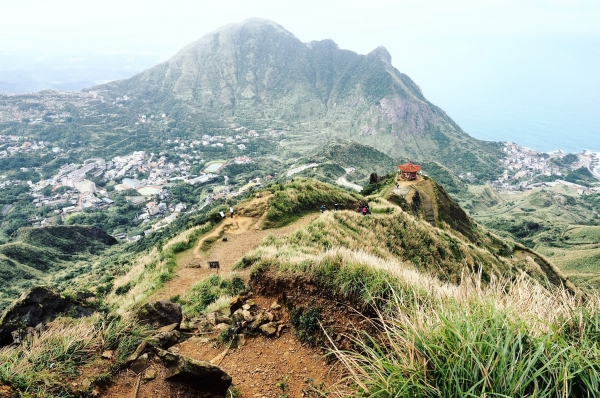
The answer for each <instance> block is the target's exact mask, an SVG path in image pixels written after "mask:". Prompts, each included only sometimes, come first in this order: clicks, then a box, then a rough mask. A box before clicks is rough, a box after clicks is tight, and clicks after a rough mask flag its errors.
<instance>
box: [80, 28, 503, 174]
mask: <svg viewBox="0 0 600 398" xmlns="http://www.w3.org/2000/svg"><path fill="white" fill-rule="evenodd" d="M92 90H94V91H97V92H100V93H101V94H102V95H103V96H105V97H107V98H113V99H114V98H117V97H123V96H125V95H126V96H127V97H128V98H130V99H131V101H132V102H131V104H132V106H134V107H135V108H136V109H139V110H140V111H143V112H148V113H168V114H169V113H170V114H177V115H178V116H186V115H187V116H190V117H192V118H201V119H210V120H213V121H215V122H220V123H222V124H223V125H227V124H228V123H229V124H230V123H231V122H236V123H239V124H243V125H246V126H248V125H250V126H256V127H263V128H265V129H268V128H273V127H277V126H281V125H282V122H283V125H285V126H287V127H289V126H294V127H295V128H296V129H297V130H298V131H307V130H310V131H320V132H326V133H329V134H333V135H337V136H340V137H343V138H349V139H353V140H356V141H358V142H360V143H362V144H368V145H372V146H373V147H375V148H377V149H379V150H380V151H382V152H384V153H386V154H388V155H390V156H392V157H404V158H410V159H411V160H417V161H435V162H440V163H443V164H445V165H446V166H448V167H449V168H451V169H452V170H453V171H454V172H456V173H460V172H462V171H465V170H466V171H474V172H476V173H477V174H478V175H480V176H487V175H495V174H496V173H497V172H498V168H497V161H498V159H499V158H500V157H501V152H500V149H499V145H498V144H497V143H490V142H484V141H479V140H476V139H474V138H472V137H470V136H469V135H468V134H466V133H465V132H464V131H463V130H462V129H461V128H460V127H459V126H458V125H457V124H456V123H455V122H454V121H453V120H452V119H451V118H450V117H448V115H446V113H445V112H444V111H443V110H441V109H440V108H438V107H437V106H435V105H433V104H432V103H431V102H429V101H428V100H427V99H426V98H425V96H424V95H423V93H422V91H421V89H420V88H419V86H418V85H417V84H415V83H414V82H413V81H412V80H411V79H410V78H409V77H408V76H407V75H405V74H403V73H401V72H399V71H398V70H397V69H396V68H395V67H394V66H393V65H392V63H391V56H390V54H389V53H388V51H387V50H386V49H385V48H384V47H378V48H376V49H375V50H373V51H371V52H370V53H369V54H367V55H360V54H357V53H355V52H352V51H348V50H343V49H340V48H339V47H338V45H337V44H336V43H335V42H333V41H332V40H321V41H313V42H309V43H303V42H301V41H300V40H299V39H298V38H296V37H295V36H294V35H293V34H292V33H290V32H289V31H287V30H286V29H284V28H283V27H282V26H280V25H278V24H276V23H274V22H271V21H268V20H264V19H259V18H252V19H248V20H246V21H243V22H241V23H237V24H231V25H227V26H225V27H223V28H221V29H218V30H216V31H214V32H212V33H209V34H207V35H205V36H203V37H202V38H200V39H199V40H197V41H196V42H194V43H191V44H189V45H188V46H186V47H185V48H183V49H182V50H181V51H179V52H178V53H177V54H175V55H174V56H173V57H172V58H171V59H169V60H168V61H166V62H164V63H161V64H159V65H157V66H155V67H153V68H151V69H148V70H146V71H145V72H142V73H140V74H137V75H135V76H134V77H132V78H130V79H127V80H121V81H116V82H112V83H108V84H106V85H101V86H97V87H95V88H93V89H92Z"/></svg>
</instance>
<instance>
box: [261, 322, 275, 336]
mask: <svg viewBox="0 0 600 398" xmlns="http://www.w3.org/2000/svg"><path fill="white" fill-rule="evenodd" d="M277 326H278V325H277V322H269V323H265V324H264V325H261V326H260V331H261V332H263V333H264V334H265V335H267V336H273V335H274V334H275V333H277Z"/></svg>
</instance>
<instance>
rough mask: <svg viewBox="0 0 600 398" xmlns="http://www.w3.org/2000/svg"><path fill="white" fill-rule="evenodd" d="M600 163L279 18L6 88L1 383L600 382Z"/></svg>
mask: <svg viewBox="0 0 600 398" xmlns="http://www.w3.org/2000/svg"><path fill="white" fill-rule="evenodd" d="M408 162H411V163H413V164H414V165H418V166H419V167H418V168H417V170H419V171H418V172H416V171H415V174H414V175H411V176H406V175H404V174H405V173H399V171H398V170H399V165H400V164H405V163H408ZM598 163H599V161H598V158H597V155H596V154H594V153H589V152H587V151H584V152H583V153H579V154H565V153H563V152H561V151H557V152H553V153H541V152H537V151H535V150H533V149H530V148H525V147H522V146H520V145H518V143H512V142H486V141H480V140H476V139H474V138H472V137H470V136H469V135H468V134H467V133H466V132H464V131H463V130H462V129H461V128H460V126H458V125H457V124H456V123H455V122H454V121H453V120H452V119H451V118H450V117H449V116H448V115H447V114H446V113H445V112H444V111H443V110H442V109H440V108H438V107H437V106H435V105H434V104H432V103H431V102H429V101H428V100H427V99H426V98H425V97H424V95H423V93H422V92H421V90H420V88H419V86H418V85H417V84H416V83H415V82H413V81H412V80H411V79H410V78H409V77H408V76H406V75H405V74H403V73H401V72H400V71H399V70H397V69H396V68H395V67H394V66H393V65H392V60H391V56H390V54H389V53H388V52H387V50H386V49H385V48H383V47H378V48H376V49H374V50H373V51H371V52H370V53H368V54H366V55H361V54H357V53H355V52H353V51H349V50H343V49H340V48H339V46H338V45H337V44H336V43H335V42H333V41H332V40H322V41H312V42H309V43H303V42H301V41H300V40H299V39H297V38H296V37H295V36H294V35H293V34H292V33H291V32H289V31H287V30H286V29H285V28H283V27H282V26H280V25H278V24H276V23H274V22H272V21H268V20H263V19H259V18H252V19H249V20H246V21H244V22H241V23H237V24H231V25H227V26H225V27H223V28H220V29H218V30H216V31H214V32H211V33H209V34H207V35H205V36H203V37H202V38H200V39H199V40H197V41H196V42H194V43H191V44H189V45H188V46H186V47H184V48H183V49H181V51H179V52H178V53H177V54H176V55H175V56H173V57H172V58H170V59H169V60H167V61H166V62H164V63H161V64H159V65H156V66H155V67H153V68H150V69H148V70H146V71H144V72H142V73H139V74H137V75H135V76H133V77H131V78H129V79H125V80H120V81H114V82H109V83H106V84H103V85H99V86H95V87H92V88H89V89H85V90H83V91H81V92H79V93H67V92H58V91H43V92H39V93H29V94H19V95H5V94H0V282H2V283H0V312H1V313H2V315H1V316H0V397H4V396H7V397H11V398H12V397H98V396H100V397H113V396H114V397H120V396H133V397H150V396H152V397H158V396H160V397H197V396H200V397H206V398H216V397H244V398H245V397H256V398H259V397H273V396H279V397H280V398H284V397H287V396H304V397H315V398H317V397H327V396H329V397H333V396H357V397H365V396H382V397H387V396H398V397H409V396H410V397H413V396H428V397H429V396H436V397H437V396H439V397H456V396H477V397H486V396H491V395H502V396H539V397H554V396H590V397H592V396H598V389H597V385H598V383H599V380H598V377H597V375H598V374H600V367H599V366H598V364H599V363H600V358H599V357H598V353H599V352H600V350H599V349H598V344H599V342H598V339H597V336H598V335H599V334H600V330H599V325H600V321H599V316H600V315H599V314H600V311H599V308H600V307H599V306H600V304H599V303H600V298H599V297H600V296H599V293H598V288H600V216H599V215H598V212H599V211H600V192H599V190H600V181H599V176H598V175H597V174H596V171H595V170H597V168H598ZM405 171H406V170H405ZM409 171H410V169H409ZM411 173H412V171H411ZM217 264H218V267H219V268H215V267H216V266H217ZM211 266H212V268H211ZM538 347H542V348H541V349H540V348H538ZM507 353H510V355H508V354H507Z"/></svg>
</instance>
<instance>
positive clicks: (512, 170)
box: [460, 142, 600, 195]
mask: <svg viewBox="0 0 600 398" xmlns="http://www.w3.org/2000/svg"><path fill="white" fill-rule="evenodd" d="M503 151H504V153H505V154H506V158H505V159H504V160H503V165H504V171H503V174H502V176H501V177H500V178H499V179H498V180H496V181H493V182H492V185H493V186H494V187H495V188H496V189H497V190H498V191H499V192H501V193H502V192H504V193H510V192H514V191H518V190H523V189H533V188H535V187H540V186H554V185H556V184H564V185H569V186H571V187H572V188H573V189H575V191H576V192H577V194H580V195H589V194H592V193H596V192H600V189H599V188H595V187H589V186H585V185H582V184H578V183H573V182H569V181H566V180H565V179H564V178H565V176H566V174H567V173H568V172H569V171H573V170H578V169H581V168H584V169H588V170H589V171H590V173H592V174H593V175H594V176H595V177H596V178H597V179H600V174H598V173H597V167H598V165H599V158H598V156H597V154H596V153H593V152H589V151H583V152H582V153H579V154H577V155H566V154H565V153H564V152H563V151H561V150H558V151H555V152H552V153H542V152H538V151H535V150H533V149H530V148H527V147H523V146H520V145H517V144H515V143H512V142H507V143H504V148H503ZM567 156H569V158H567ZM565 159H567V164H566V165H565V166H564V167H559V165H558V164H560V163H564V161H565ZM553 160H559V162H556V161H553ZM570 160H573V161H572V162H571V161H570ZM557 163H558V164H557ZM470 177H471V175H470V173H466V174H464V175H460V178H461V179H467V180H468V179H470Z"/></svg>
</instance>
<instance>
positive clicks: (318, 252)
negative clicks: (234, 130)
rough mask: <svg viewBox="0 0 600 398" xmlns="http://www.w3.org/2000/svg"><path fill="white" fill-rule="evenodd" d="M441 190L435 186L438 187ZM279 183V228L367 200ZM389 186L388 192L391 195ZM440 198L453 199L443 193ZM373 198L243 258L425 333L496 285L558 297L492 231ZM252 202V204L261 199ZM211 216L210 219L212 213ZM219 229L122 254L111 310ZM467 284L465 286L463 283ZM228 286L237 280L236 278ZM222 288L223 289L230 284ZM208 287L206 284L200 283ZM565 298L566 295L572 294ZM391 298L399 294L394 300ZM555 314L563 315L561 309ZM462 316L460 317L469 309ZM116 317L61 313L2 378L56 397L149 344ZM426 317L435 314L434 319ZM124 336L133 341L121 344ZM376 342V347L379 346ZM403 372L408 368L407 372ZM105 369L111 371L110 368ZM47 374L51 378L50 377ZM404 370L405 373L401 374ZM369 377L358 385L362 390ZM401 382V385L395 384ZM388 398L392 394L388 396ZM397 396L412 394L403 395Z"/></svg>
mask: <svg viewBox="0 0 600 398" xmlns="http://www.w3.org/2000/svg"><path fill="white" fill-rule="evenodd" d="M431 188H432V189H433V185H432V187H431ZM270 189H271V191H272V192H273V193H272V194H271V195H270V196H268V198H267V199H268V200H267V201H266V202H267V203H268V208H267V209H264V210H266V213H265V218H264V219H263V220H264V221H265V223H266V225H272V226H279V225H285V224H287V223H289V222H291V221H293V220H294V219H295V217H296V216H297V215H296V214H295V213H293V211H292V213H291V214H290V212H289V210H290V209H292V210H293V209H294V208H297V209H298V211H299V213H302V212H315V211H317V209H318V206H319V205H320V204H321V203H323V202H325V204H326V205H328V206H329V208H330V209H331V204H332V203H335V202H338V203H342V204H343V205H344V206H346V207H347V208H350V209H352V208H353V207H354V206H355V204H356V203H358V201H361V200H364V198H362V197H361V196H360V195H356V194H350V193H348V192H346V191H344V190H342V189H339V188H336V187H333V186H329V185H327V184H323V183H320V182H317V181H314V180H305V179H297V180H295V181H294V182H290V183H288V184H285V185H283V186H281V185H274V186H271V187H270ZM385 191H386V190H385V189H384V190H383V192H385ZM432 195H434V194H433V193H432ZM437 195H438V196H443V195H442V194H441V193H440V192H438V193H437ZM369 201H370V207H371V210H372V213H373V214H371V215H369V216H362V215H360V214H358V213H357V212H355V211H353V210H342V211H339V212H334V211H327V212H326V213H325V214H323V215H321V217H320V218H319V219H318V220H316V221H315V222H313V223H312V224H310V225H309V226H308V227H307V228H305V229H303V230H299V231H297V232H296V233H295V234H293V235H291V236H288V237H274V236H270V237H268V238H267V239H266V240H265V241H264V242H263V244H262V245H261V247H260V248H259V249H257V250H256V251H254V252H251V253H249V254H248V255H247V256H246V258H245V259H244V260H243V261H242V262H241V264H244V265H246V266H248V265H253V267H254V268H253V278H261V276H262V275H265V274H266V273H275V274H282V275H295V276H296V277H298V278H309V279H312V280H315V281H317V286H318V287H319V288H320V289H321V290H319V291H318V292H315V294H323V295H332V294H333V295H334V296H336V297H338V298H340V299H342V300H343V301H345V302H347V303H351V304H361V303H362V304H361V306H364V305H365V304H368V303H376V304H378V305H383V306H384V307H385V308H387V310H388V311H390V312H389V313H393V311H394V310H395V309H397V310H400V311H403V312H404V313H406V314H411V315H410V316H411V317H414V319H417V317H421V318H422V319H423V320H422V321H420V322H421V323H420V325H421V326H422V327H423V328H425V329H423V333H425V332H426V331H431V332H433V331H435V330H438V327H437V326H436V321H439V320H440V318H439V316H440V314H442V313H444V312H448V311H451V310H452V308H453V307H452V306H451V305H452V303H453V302H458V301H455V300H473V303H474V305H477V303H478V300H483V299H484V298H485V297H489V296H490V295H491V293H490V292H492V293H493V294H496V295H497V296H498V302H499V303H502V305H504V306H510V305H512V304H511V303H512V302H510V301H507V300H504V299H503V297H504V296H503V295H506V294H507V292H510V293H511V294H512V293H513V292H514V293H517V292H521V294H522V295H523V296H527V297H528V302H529V301H531V300H529V298H530V295H531V294H532V292H537V293H536V294H537V295H538V296H540V297H542V296H543V297H547V296H548V291H547V290H545V289H544V288H543V287H542V286H541V285H538V284H536V283H535V282H533V281H532V280H531V279H530V278H527V277H524V276H523V275H521V276H520V277H518V276H517V275H518V274H519V271H518V270H519V269H526V270H527V271H528V272H529V273H531V274H533V275H535V274H538V275H539V269H537V268H536V266H535V264H534V263H532V262H531V261H528V260H527V259H515V260H514V261H510V260H509V259H508V258H507V257H502V256H500V255H498V248H491V249H488V248H487V247H486V244H485V239H486V238H485V236H486V235H485V234H483V235H481V236H480V235H477V236H479V239H480V241H478V242H471V241H470V240H469V238H468V237H467V236H468V235H469V234H468V233H467V234H462V233H458V232H457V231H454V230H453V229H452V227H451V226H450V224H449V223H445V222H442V223H441V224H440V226H441V227H442V228H434V227H432V226H430V225H429V224H427V223H425V222H424V221H422V220H421V219H420V218H416V217H414V216H413V215H411V214H409V213H407V212H405V211H403V210H402V209H401V208H400V207H399V206H397V205H395V204H392V203H390V202H388V201H387V200H386V199H385V198H383V197H381V196H373V197H371V198H370V199H369ZM330 202H331V203H330ZM248 206H249V207H252V206H251V203H249V204H248V205H247V207H248ZM443 208H444V206H440V209H443ZM440 209H438V212H439V211H440ZM215 211H216V210H215ZM204 219H206V220H208V219H210V217H208V218H206V217H205V218H204ZM211 227H212V223H211V222H210V221H208V222H205V223H204V224H201V225H197V226H195V227H193V228H191V229H186V230H184V231H183V232H181V233H179V234H178V235H176V236H174V237H173V238H171V239H169V240H168V241H162V242H159V244H158V245H157V246H156V247H153V248H151V249H149V250H145V251H141V252H139V253H137V254H132V255H130V256H128V257H127V258H123V259H122V260H120V261H121V262H120V263H119V264H120V265H119V266H117V267H116V268H112V270H113V275H117V276H118V275H119V274H118V273H116V272H118V271H120V270H121V271H124V270H127V269H129V272H128V273H127V275H122V273H121V275H122V277H120V278H117V279H114V278H113V279H114V280H113V282H114V283H113V282H110V283H112V285H111V288H110V289H109V290H108V291H109V293H108V295H107V296H106V301H105V302H106V303H108V304H109V306H110V310H111V311H112V312H117V313H119V314H122V315H124V316H125V319H126V317H127V311H128V310H129V309H131V307H132V306H135V305H136V303H139V302H140V301H143V300H144V298H145V297H147V295H148V294H149V292H151V291H153V290H154V289H157V288H159V287H160V286H161V285H162V283H164V281H166V280H168V278H171V277H172V276H173V275H172V271H173V268H174V266H173V264H174V258H175V254H176V253H178V252H181V251H182V250H186V249H188V248H190V247H193V245H194V244H195V242H197V240H198V238H199V237H200V236H201V235H202V234H203V233H205V232H206V231H208V230H210V229H211ZM482 231H483V230H482ZM113 260H114V259H113ZM463 271H464V272H463ZM469 271H476V272H480V275H481V276H480V278H483V281H484V282H487V281H490V280H492V278H491V276H492V275H496V276H500V275H510V276H512V277H513V279H512V281H514V283H515V286H516V287H512V286H509V285H502V286H499V285H498V284H497V283H496V282H494V281H493V280H492V283H491V284H490V287H489V288H485V289H487V290H485V294H482V293H481V292H482V291H481V290H477V289H481V285H480V284H477V283H475V284H473V280H472V278H471V276H469V275H470V272H469ZM496 280H497V279H496ZM457 282H458V283H460V285H456V284H455V283H457ZM476 282H477V281H476ZM92 283H93V284H94V285H96V286H97V287H98V288H99V287H100V286H102V285H101V284H99V283H98V282H92ZM130 283H131V287H130V289H129V290H128V291H125V294H124V295H122V294H117V292H116V291H115V287H117V286H123V285H124V284H130ZM210 283H212V282H210ZM228 283H231V284H233V280H232V281H231V282H228ZM527 284H528V285H527ZM218 285H219V286H220V287H222V286H221V285H222V283H221V282H219V283H218ZM526 285H527V286H530V287H531V289H530V290H529V292H528V294H529V295H526V294H525V292H524V291H523V290H524V286H526ZM211 286H212V285H211ZM215 286H216V285H215ZM201 287H202V286H200V285H199V286H198V289H200V288H201ZM209 287H210V286H209ZM225 287H226V289H221V290H223V292H225V294H232V292H233V290H232V289H230V288H227V286H225ZM517 287H518V288H521V289H522V290H519V289H517ZM200 290H202V292H204V293H206V292H208V293H207V294H200V296H202V297H203V298H206V297H208V296H211V301H213V299H217V297H216V296H217V295H218V294H221V293H223V292H221V290H219V291H217V290H214V289H212V288H210V289H204V288H202V289H200ZM213 290H214V291H213ZM205 291H206V292H205ZM478 292H479V293H478ZM191 294H192V295H193V294H194V293H193V292H192V293H191ZM198 294H199V293H198ZM398 294H399V295H400V296H398ZM544 294H545V295H546V296H544ZM565 294H566V293H565ZM486 295H487V296H486ZM205 296H206V297H205ZM212 296H215V297H212ZM538 296H536V297H538ZM399 297H400V298H399ZM482 297H483V298H482ZM550 297H555V296H552V295H551V296H550ZM373 298H375V301H373ZM555 298H561V299H564V297H563V296H561V297H558V296H556V297H555ZM390 299H391V300H392V301H387V300H390ZM503 300H504V301H503ZM201 304H202V308H206V306H207V305H209V304H208V302H206V303H205V302H202V303H201ZM466 304H468V303H466ZM546 304H547V303H546ZM569 304H573V302H570V303H569ZM575 304H576V305H575V307H576V308H579V307H577V305H579V304H577V303H575ZM421 305H426V306H427V310H430V312H426V311H424V310H423V309H422V308H420V307H419V306H421ZM469 305H470V304H469ZM194 308H195V307H194ZM456 308H458V307H456ZM464 308H468V307H464ZM545 308H546V310H547V309H548V307H545ZM552 309H553V310H554V308H552ZM431 311H433V312H431ZM435 311H437V312H435ZM494 311H495V310H494ZM494 311H492V312H491V315H492V316H494V317H496V316H499V317H501V316H502V313H496V312H494ZM550 312H551V313H553V314H554V311H550ZM448 313H450V312H448ZM474 313H475V312H474ZM517 313H519V312H518V311H517ZM529 313H531V312H529ZM529 313H528V314H529ZM424 314H425V315H426V316H425V315H424ZM457 314H458V315H460V313H459V312H457ZM511 314H512V313H511ZM458 315H457V316H458ZM421 318H420V319H421ZM471 318H472V317H471ZM112 319H113V321H114V322H116V323H115V324H114V326H112V329H111V328H110V327H106V326H104V323H103V322H101V321H100V320H99V319H98V318H94V319H91V320H79V321H70V320H68V319H65V320H59V322H58V323H57V327H58V328H59V332H60V333H58V334H52V333H50V334H45V335H44V336H46V337H44V338H42V339H39V340H36V341H35V342H33V343H34V344H33V343H32V345H31V346H30V348H31V349H29V351H27V352H29V353H30V354H29V355H25V354H24V351H23V349H16V350H11V351H0V358H3V363H5V364H7V366H5V367H1V366H0V382H2V381H4V382H10V383H11V384H12V385H13V386H15V387H17V388H20V389H23V388H27V389H30V390H32V391H42V392H43V393H41V394H40V396H45V394H46V396H48V395H50V394H48V393H49V392H51V391H52V389H53V388H57V389H58V388H59V387H60V389H62V388H66V387H67V385H62V384H61V386H58V384H57V383H59V380H68V378H69V377H72V376H73V375H69V373H68V372H71V370H70V369H72V367H74V366H75V367H80V366H83V365H84V364H85V363H88V362H89V361H91V360H93V358H94V354H91V353H93V352H101V351H102V349H105V348H117V350H118V351H117V352H118V355H119V356H120V357H124V356H126V355H127V353H129V352H130V351H131V349H132V348H133V347H135V344H136V342H139V331H136V329H135V328H134V327H133V326H132V325H128V324H127V322H126V321H125V322H123V321H119V320H118V319H119V318H112ZM425 319H427V320H428V321H427V322H425V321H424V320H425ZM485 319H487V318H484V320H485ZM553 319H555V318H553ZM467 320H468V321H470V319H467ZM385 321H386V322H387V320H385ZM459 321H461V319H459ZM101 325H102V326H101ZM519 325H520V324H519ZM109 326H110V325H109ZM467 326H469V324H467ZM484 326H485V325H484ZM529 326H530V325H525V326H523V327H529ZM519 327H521V326H519ZM115 329H118V330H115ZM506 330H507V331H508V332H509V333H512V332H513V330H514V329H513V328H512V327H509V328H507V329H506ZM502 333H504V331H502V330H501V333H500V337H502V336H503V335H502ZM433 337H435V336H433ZM433 337H431V338H430V337H429V336H425V338H424V339H423V341H424V342H425V343H428V342H430V341H433V342H435V340H432V339H433ZM119 340H123V342H122V343H121V344H119V343H118V341H119ZM68 341H71V342H75V344H76V346H74V347H73V349H72V352H71V354H69V355H72V357H70V356H69V355H62V354H61V353H60V352H59V354H60V355H61V357H60V358H57V359H56V362H57V363H58V365H57V366H59V367H60V368H59V369H60V371H57V372H56V374H55V375H50V376H48V375H46V374H45V373H43V372H42V373H43V374H42V373H40V374H39V375H37V373H36V372H37V371H39V369H41V368H39V366H40V365H39V364H40V363H41V362H40V358H43V357H44V353H45V352H48V351H49V347H51V346H52V345H58V346H62V344H63V343H66V342H68ZM103 342H104V343H103ZM369 347H373V345H372V344H370V345H369ZM364 352H367V351H366V350H364ZM350 354H352V353H350ZM396 354H397V353H396ZM400 354H402V353H400ZM438 354H439V356H440V358H441V357H442V356H443V355H451V353H450V350H447V351H444V350H440V351H439V352H438ZM575 354H578V352H576V353H575ZM419 355H422V356H423V357H425V356H426V355H429V353H427V352H425V351H424V352H422V353H419ZM578 358H579V357H578ZM484 359H485V358H484ZM372 360H375V358H373V359H372ZM578 360H579V359H578ZM371 363H372V364H374V362H371ZM371 363H370V362H367V365H369V366H368V368H373V369H374V368H375V367H374V366H371V365H370V364H371ZM576 366H577V364H576ZM63 368H64V369H63ZM387 369H388V370H389V371H391V372H396V369H397V368H395V367H393V366H390V367H388V368H387ZM536 369H537V368H536ZM113 370H114V369H113ZM108 371H110V370H107V372H108ZM398 371H399V372H402V369H400V370H398ZM416 371H420V369H416ZM75 374H76V372H75ZM359 374H360V372H359ZM364 374H366V373H364ZM54 376H57V377H58V378H56V377H54ZM101 376H102V377H104V378H106V377H110V376H109V373H106V374H104V375H101ZM44 377H46V378H47V379H48V380H49V381H46V380H44ZM397 377H398V375H396V376H394V378H397ZM473 377H475V376H473ZM359 382H360V383H363V384H364V385H366V383H369V382H368V380H366V379H365V378H362V379H359ZM60 383H62V381H60ZM360 383H359V384H357V385H355V386H354V387H355V388H358V389H360ZM391 386H392V387H393V388H396V387H394V384H392V385H391ZM388 387H389V386H388ZM413 387H415V388H416V387H418V386H413ZM60 391H62V390H60ZM65 391H66V390H65ZM398 391H399V390H398ZM449 391H451V390H449ZM382 396H389V394H387V395H386V393H384V395H382ZM396 396H405V395H402V394H400V393H399V392H398V393H397V394H396Z"/></svg>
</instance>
